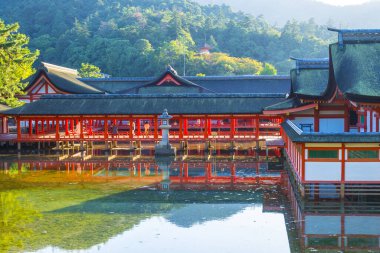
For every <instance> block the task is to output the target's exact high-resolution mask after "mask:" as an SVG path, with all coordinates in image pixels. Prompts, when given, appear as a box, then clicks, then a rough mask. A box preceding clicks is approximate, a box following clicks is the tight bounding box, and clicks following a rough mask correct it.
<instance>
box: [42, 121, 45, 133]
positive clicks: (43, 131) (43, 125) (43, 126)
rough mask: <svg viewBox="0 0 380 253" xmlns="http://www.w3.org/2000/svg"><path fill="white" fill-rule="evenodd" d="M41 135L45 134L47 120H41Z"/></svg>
mask: <svg viewBox="0 0 380 253" xmlns="http://www.w3.org/2000/svg"><path fill="white" fill-rule="evenodd" d="M41 133H42V134H44V133H45V120H44V119H43V120H41Z"/></svg>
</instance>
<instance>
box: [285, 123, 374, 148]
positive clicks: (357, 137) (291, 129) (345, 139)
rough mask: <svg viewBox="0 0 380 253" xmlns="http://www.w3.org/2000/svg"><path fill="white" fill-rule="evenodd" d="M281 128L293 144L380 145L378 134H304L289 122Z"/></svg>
mask: <svg viewBox="0 0 380 253" xmlns="http://www.w3.org/2000/svg"><path fill="white" fill-rule="evenodd" d="M281 126H282V129H283V130H284V131H285V132H286V134H287V136H288V137H289V138H290V139H291V140H292V141H293V142H308V143H363V142H366V143H377V142H378V143H380V133H305V132H302V131H301V130H300V129H299V128H298V127H297V126H295V125H294V124H293V123H292V122H290V121H289V120H288V121H285V122H284V123H282V124H281Z"/></svg>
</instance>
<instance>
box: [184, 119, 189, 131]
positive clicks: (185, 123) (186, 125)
mask: <svg viewBox="0 0 380 253" xmlns="http://www.w3.org/2000/svg"><path fill="white" fill-rule="evenodd" d="M187 127H188V121H187V119H183V134H184V135H188V134H189V132H188V129H187Z"/></svg>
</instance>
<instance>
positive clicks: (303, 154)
mask: <svg viewBox="0 0 380 253" xmlns="http://www.w3.org/2000/svg"><path fill="white" fill-rule="evenodd" d="M297 153H298V152H297ZM300 165H301V168H300V171H302V183H304V182H305V143H302V144H301V161H300Z"/></svg>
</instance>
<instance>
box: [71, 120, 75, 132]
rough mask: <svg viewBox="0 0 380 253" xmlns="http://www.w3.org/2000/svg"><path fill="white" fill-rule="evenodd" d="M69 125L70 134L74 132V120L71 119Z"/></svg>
mask: <svg viewBox="0 0 380 253" xmlns="http://www.w3.org/2000/svg"><path fill="white" fill-rule="evenodd" d="M70 125H71V132H74V120H73V119H72V120H71V121H70Z"/></svg>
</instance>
